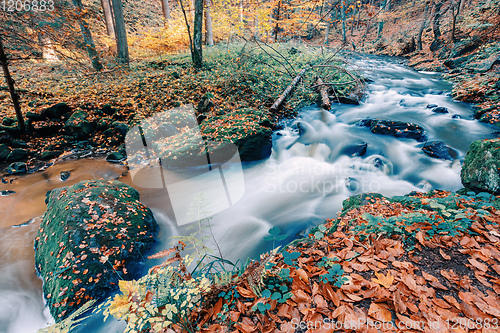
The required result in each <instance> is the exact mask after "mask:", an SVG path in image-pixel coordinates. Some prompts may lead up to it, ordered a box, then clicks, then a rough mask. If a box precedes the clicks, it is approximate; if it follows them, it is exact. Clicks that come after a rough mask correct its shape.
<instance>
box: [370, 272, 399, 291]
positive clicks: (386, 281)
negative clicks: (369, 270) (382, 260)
mask: <svg viewBox="0 0 500 333" xmlns="http://www.w3.org/2000/svg"><path fill="white" fill-rule="evenodd" d="M375 275H376V276H377V278H376V279H375V278H372V281H373V282H375V283H378V284H380V285H381V286H384V287H386V288H389V287H390V286H392V283H393V282H394V276H392V275H391V273H390V272H389V273H387V276H385V275H384V274H382V273H378V272H375Z"/></svg>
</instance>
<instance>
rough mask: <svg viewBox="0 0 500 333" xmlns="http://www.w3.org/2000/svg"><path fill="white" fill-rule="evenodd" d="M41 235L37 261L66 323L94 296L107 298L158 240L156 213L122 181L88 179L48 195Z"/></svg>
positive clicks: (50, 300)
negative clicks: (143, 203)
mask: <svg viewBox="0 0 500 333" xmlns="http://www.w3.org/2000/svg"><path fill="white" fill-rule="evenodd" d="M47 196H48V201H47V202H48V204H47V210H46V212H45V214H44V216H43V220H42V223H41V225H40V229H39V231H38V234H37V237H36V239H35V265H36V269H37V272H38V273H39V275H40V276H41V277H42V280H43V292H44V296H45V299H46V300H47V304H48V306H49V308H50V312H51V314H52V316H53V317H54V318H55V319H56V321H60V320H62V319H64V318H66V317H67V316H69V315H70V314H71V313H72V312H73V311H75V310H76V309H77V308H78V307H79V306H81V305H82V304H84V303H85V302H86V301H88V300H90V299H98V300H99V299H103V298H104V297H106V296H107V295H109V294H110V292H112V291H114V290H116V289H117V286H118V284H117V283H118V280H119V279H130V278H132V276H131V273H132V272H134V271H135V269H134V267H135V266H136V265H137V262H138V261H140V260H141V258H142V257H143V255H144V253H145V252H146V251H147V250H148V249H149V247H150V246H151V244H152V243H153V241H154V235H155V231H156V228H157V224H156V221H155V220H154V217H153V214H152V212H151V211H150V210H149V209H148V208H147V207H145V206H144V205H142V204H141V203H140V202H139V193H138V192H137V191H136V190H134V189H133V188H131V187H129V186H128V185H125V184H123V183H121V182H118V181H110V182H107V181H103V180H96V181H83V182H80V183H78V184H75V185H73V186H70V187H66V188H60V189H56V190H53V191H51V192H50V193H48V194H47Z"/></svg>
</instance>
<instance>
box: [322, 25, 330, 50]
mask: <svg viewBox="0 0 500 333" xmlns="http://www.w3.org/2000/svg"><path fill="white" fill-rule="evenodd" d="M329 35H330V22H329V21H327V22H326V30H325V40H324V41H323V43H324V44H329V43H330V41H329V40H328V37H329Z"/></svg>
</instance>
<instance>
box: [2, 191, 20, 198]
mask: <svg viewBox="0 0 500 333" xmlns="http://www.w3.org/2000/svg"><path fill="white" fill-rule="evenodd" d="M14 193H16V192H15V191H11V190H3V191H1V192H0V195H1V196H2V197H7V196H9V195H11V194H14Z"/></svg>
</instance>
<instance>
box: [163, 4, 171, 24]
mask: <svg viewBox="0 0 500 333" xmlns="http://www.w3.org/2000/svg"><path fill="white" fill-rule="evenodd" d="M161 9H162V11H163V18H164V19H165V21H169V20H170V19H171V18H172V17H171V16H170V6H169V4H168V0H161Z"/></svg>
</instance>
